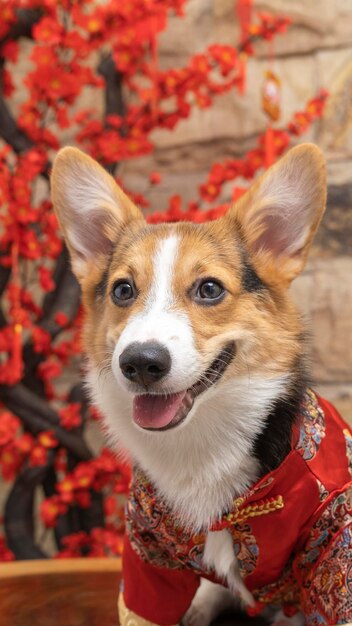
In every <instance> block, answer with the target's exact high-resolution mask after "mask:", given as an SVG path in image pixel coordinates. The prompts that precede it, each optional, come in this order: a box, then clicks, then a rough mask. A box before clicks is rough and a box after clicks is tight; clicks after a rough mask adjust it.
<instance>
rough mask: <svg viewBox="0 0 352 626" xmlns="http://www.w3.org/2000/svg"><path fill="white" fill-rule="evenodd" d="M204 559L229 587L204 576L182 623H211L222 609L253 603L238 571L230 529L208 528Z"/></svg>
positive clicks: (191, 625) (196, 625) (199, 625)
mask: <svg viewBox="0 0 352 626" xmlns="http://www.w3.org/2000/svg"><path fill="white" fill-rule="evenodd" d="M203 561H204V563H205V565H206V566H207V568H210V569H212V570H214V571H215V573H216V575H217V577H218V578H220V579H223V580H224V582H225V583H227V586H228V589H227V588H226V587H223V586H222V585H216V584H214V583H211V582H209V581H208V580H205V579H202V582H201V585H200V587H199V589H198V590H197V593H196V595H195V597H194V598H193V601H192V604H191V606H190V608H189V609H188V611H187V613H186V615H185V617H184V618H183V623H184V624H185V626H208V625H209V624H210V623H211V621H212V620H213V619H214V618H215V617H216V616H217V615H218V614H219V613H221V612H222V611H223V610H225V609H228V608H232V607H233V608H235V607H236V606H237V608H239V607H240V606H241V605H242V606H243V605H245V606H252V605H253V604H254V600H253V597H252V595H251V593H250V592H249V591H248V589H247V588H246V586H245V584H244V582H243V580H242V578H241V574H240V571H239V567H238V562H237V559H236V556H235V553H234V548H233V540H232V537H231V535H230V534H229V533H228V531H227V530H221V531H217V532H209V533H208V536H207V539H206V543H205V549H204V556H203Z"/></svg>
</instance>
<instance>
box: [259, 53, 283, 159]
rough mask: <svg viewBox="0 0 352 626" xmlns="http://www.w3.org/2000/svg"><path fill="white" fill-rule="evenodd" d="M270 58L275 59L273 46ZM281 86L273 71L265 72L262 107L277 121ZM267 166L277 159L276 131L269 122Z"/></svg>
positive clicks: (266, 145)
mask: <svg viewBox="0 0 352 626" xmlns="http://www.w3.org/2000/svg"><path fill="white" fill-rule="evenodd" d="M270 60H271V61H272V60H273V49H272V48H271V53H270ZM280 87H281V81H280V79H279V78H278V76H277V75H276V74H275V73H274V72H273V71H272V70H267V71H266V72H265V79H264V83H263V87H262V109H263V111H264V113H265V114H266V115H267V116H268V118H269V120H270V121H273V122H276V121H277V120H278V119H279V117H280V114H281V108H280ZM264 149H265V167H270V165H272V164H273V163H274V161H275V157H276V154H275V139H274V132H273V129H272V127H271V124H270V122H269V126H268V128H267V130H266V132H265V137H264Z"/></svg>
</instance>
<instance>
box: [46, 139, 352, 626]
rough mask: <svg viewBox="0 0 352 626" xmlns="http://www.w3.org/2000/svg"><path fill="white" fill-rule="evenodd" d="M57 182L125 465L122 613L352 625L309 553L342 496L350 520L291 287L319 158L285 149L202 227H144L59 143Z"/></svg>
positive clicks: (346, 466) (301, 257)
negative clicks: (128, 482) (243, 611)
mask: <svg viewBox="0 0 352 626" xmlns="http://www.w3.org/2000/svg"><path fill="white" fill-rule="evenodd" d="M51 184H52V198H53V203H54V207H55V210H56V213H57V216H58V220H59V223H60V225H61V228H62V232H63V234H64V237H65V240H66V243H67V247H68V249H69V252H70V257H71V262H72V269H73V272H74V273H75V275H76V276H77V278H78V280H79V282H80V284H81V289H82V299H83V305H84V309H85V325H84V331H83V338H84V345H85V351H86V354H87V357H88V365H87V370H88V371H87V380H88V385H89V389H90V392H91V395H92V398H93V399H94V401H95V402H96V403H97V405H98V406H99V407H100V409H101V411H102V413H103V416H104V420H105V426H106V429H107V432H108V434H109V437H110V441H111V443H112V445H113V446H114V447H115V449H116V450H118V451H122V452H126V451H127V453H128V455H129V458H130V459H131V460H132V462H133V464H134V466H135V471H134V479H133V482H132V491H131V493H132V495H131V496H130V498H129V503H128V506H127V520H126V526H127V536H126V544H125V556H124V574H123V576H124V589H123V592H122V593H121V596H120V623H121V624H122V625H125V626H127V625H128V624H132V623H133V624H138V625H141V626H142V625H144V626H146V625H154V626H155V625H162V626H171V625H174V624H176V623H179V622H180V620H181V619H183V622H182V623H184V624H186V625H187V626H207V625H208V624H210V622H211V621H212V619H213V618H214V617H215V616H216V614H217V613H218V611H219V610H222V609H223V608H224V607H226V606H228V605H230V604H231V603H233V602H240V604H241V605H242V606H243V605H244V606H246V607H248V608H249V609H250V610H251V611H252V613H253V614H254V613H255V612H257V613H260V612H262V611H264V613H265V612H266V614H267V615H269V613H270V611H271V608H268V607H272V606H274V607H275V608H274V609H273V613H272V615H273V617H272V618H271V619H272V621H273V622H274V623H276V624H282V623H284V622H285V620H286V621H288V623H293V624H297V625H298V624H304V623H307V624H315V623H317V624H318V623H319V624H324V623H331V624H333V623H335V622H336V623H337V622H338V623H346V622H347V621H352V600H351V595H350V597H349V598H347V601H346V602H347V603H346V602H345V600H346V598H345V596H344V597H343V598H341V597H340V596H338V597H337V596H336V597H335V595H334V594H335V593H336V594H338V593H339V592H338V591H336V590H335V587H334V585H333V582H331V585H330V587H329V591H326V590H324V593H325V596H326V597H325V596H324V594H323V593H321V590H320V587H319V585H320V584H321V583H320V582H319V581H320V580H321V579H322V578H321V579H320V578H319V576H322V574H321V572H320V569H319V568H321V567H322V563H323V562H325V561H324V558H325V556H326V558H327V556H328V555H329V558H330V557H331V558H332V556H331V555H332V554H336V549H335V552H333V551H332V552H331V554H330V552H328V551H329V549H330V547H329V546H330V544H329V545H325V544H324V542H323V540H322V545H323V544H324V545H323V547H324V552H321V553H320V552H319V554H318V555H317V556H316V559H315V561H314V558H315V557H314V558H313V556H314V555H313V556H312V555H311V552H310V550H311V549H313V548H311V547H310V546H311V545H313V543H312V542H313V538H312V537H313V535H314V533H315V535H314V537H315V538H316V537H317V533H318V530H317V529H316V525H318V526H319V521H320V519H321V516H322V515H328V513H327V511H328V512H331V511H332V508H333V504H334V503H335V505H336V502H335V500H334V498H335V497H336V494H337V493H339V497H340V498H341V497H342V496H341V494H343V497H344V498H345V500H344V506H345V509H344V511H345V514H342V513H341V515H340V517H338V520H339V524H340V525H339V528H341V529H343V531H344V532H345V528H346V526H348V528H349V525H348V524H347V521H348V520H350V519H351V518H352V512H351V500H352V497H351V496H352V494H351V491H350V480H351V473H350V471H351V457H352V452H351V450H352V448H351V446H350V447H348V446H349V442H350V440H351V435H350V433H349V430H348V427H347V426H346V424H344V423H343V422H342V420H341V418H340V417H339V416H338V415H337V413H336V411H335V410H334V409H333V407H331V405H329V404H328V403H327V402H326V401H324V400H322V399H319V398H318V397H317V396H316V395H315V394H314V392H313V391H311V390H310V389H309V388H307V374H306V363H305V361H306V358H305V349H306V348H305V330H304V327H303V325H302V321H301V318H300V316H299V314H298V312H297V310H296V307H295V306H294V304H293V302H292V300H291V298H290V295H289V293H288V288H289V286H290V284H291V282H292V280H293V279H294V278H296V276H297V275H298V274H299V273H300V272H301V271H302V269H303V268H304V265H305V263H306V259H307V255H308V250H309V247H310V245H311V243H312V240H313V237H314V234H315V232H316V230H317V228H318V225H319V222H320V220H321V217H322V214H323V212H324V207H325V201H326V180H325V162H324V158H323V155H322V153H321V151H320V150H319V149H318V148H317V147H316V146H314V145H311V144H306V145H301V146H298V147H296V148H293V149H292V150H290V151H289V152H288V153H287V155H286V156H284V157H283V158H282V159H281V160H279V161H278V162H277V163H276V164H275V165H274V166H272V167H271V168H270V169H269V170H268V171H267V172H265V173H264V174H263V175H262V176H261V177H260V178H259V179H258V180H257V181H256V182H255V183H254V184H253V186H252V187H251V188H250V190H249V191H248V192H247V193H246V194H245V195H244V196H242V197H241V198H240V200H239V201H238V202H237V203H236V204H235V205H234V206H232V207H231V208H230V209H229V210H228V212H227V213H226V215H225V216H224V217H222V218H221V219H218V220H215V221H213V222H209V223H203V224H193V223H187V222H181V223H173V224H169V223H165V224H159V225H153V226H151V225H148V224H147V223H146V221H145V219H144V217H143V215H142V213H141V212H140V210H139V209H138V208H137V207H136V206H135V205H134V204H133V203H132V202H131V200H130V199H129V198H128V197H127V196H126V194H125V193H124V192H123V191H122V190H121V189H120V188H119V187H118V186H117V184H116V183H115V181H114V180H113V178H112V177H111V176H110V175H109V174H107V173H106V171H105V170H104V169H103V168H102V167H101V166H100V165H98V163H96V162H95V161H94V160H93V159H91V158H90V157H89V156H87V155H85V154H84V153H82V152H81V151H80V150H78V149H76V148H72V147H67V148H64V149H63V150H61V151H60V153H59V154H58V156H57V157H56V160H55V163H54V166H53V171H52V177H51ZM332 435H334V436H332ZM329 455H330V456H329ZM326 474H328V475H326ZM346 494H347V495H346ZM347 496H349V499H348V497H347ZM339 502H340V501H339ZM336 506H337V505H336ZM336 506H335V509H334V510H336ZM341 506H342V505H341ZM350 513H351V517H348V515H349V514H350ZM331 515H332V519H333V520H335V521H334V522H331V525H332V526H334V524H335V526H336V523H337V522H336V519H337V517H336V515H335V514H334V515H335V517H334V515H333V514H332V513H331ZM329 519H330V518H329ZM346 520H347V521H346ZM335 526H334V528H335ZM335 530H336V528H335ZM313 531H314V532H313ZM312 533H313V534H312ZM336 533H337V530H336V532H335V534H334V533H331V542H333V541H334V540H335V535H336ZM346 537H347V535H346ZM346 541H347V547H346V548H345V552H344V551H343V550H342V556H341V559H339V562H338V563H337V565H336V568H337V569H336V571H335V578H336V576H340V578H339V580H340V581H343V580H344V578H343V576H344V575H345V574H344V573H345V570H346V568H345V569H344V565H343V563H344V562H345V560H346V559H345V558H344V557H345V556H346V554H347V552H348V550H349V552H348V553H349V554H351V542H349V539H348V538H347V539H346ZM310 542H311V543H310ZM322 550H323V548H322ZM331 550H332V548H331ZM306 554H308V555H309V558H308V557H307V558H306V556H305V555H306ZM312 554H313V553H312ZM318 557H319V558H318ZM331 558H330V562H331ZM319 559H320V560H319ZM306 561H309V562H310V564H311V565H309V567H308V565H307V562H306ZM340 561H341V562H340ZM334 567H335V566H334ZM330 569H331V568H330ZM313 570H314V572H313V574H312V571H313ZM298 573H299V575H298ZM326 576H327V578H329V572H328V573H327V574H326ZM346 577H347V574H346V576H345V578H346ZM346 580H347V578H346ZM200 582H201V584H200ZM341 584H342V582H341ZM328 586H329V585H328ZM347 587H348V585H347ZM351 593H352V592H350V594H351ZM323 596H324V597H323ZM322 597H323V599H322ZM336 598H337V599H336ZM270 614H271V613H270ZM319 619H320V620H321V621H319ZM324 620H325V621H324ZM341 620H342V621H341ZM343 620H345V621H343Z"/></svg>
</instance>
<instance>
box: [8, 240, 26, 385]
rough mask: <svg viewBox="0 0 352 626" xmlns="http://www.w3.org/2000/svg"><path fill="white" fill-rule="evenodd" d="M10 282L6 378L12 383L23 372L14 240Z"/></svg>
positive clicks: (15, 244) (17, 270)
mask: <svg viewBox="0 0 352 626" xmlns="http://www.w3.org/2000/svg"><path fill="white" fill-rule="evenodd" d="M11 256H12V259H11V261H12V283H13V287H14V296H13V306H12V320H13V323H12V330H13V342H12V355H11V359H10V360H9V363H8V365H9V368H10V370H9V372H8V378H9V380H11V382H12V384H15V383H17V382H19V381H20V380H21V378H22V374H23V355H22V334H23V326H22V323H21V322H22V313H21V301H20V289H21V287H20V279H19V265H18V242H17V241H15V242H14V243H13V245H12V251H11Z"/></svg>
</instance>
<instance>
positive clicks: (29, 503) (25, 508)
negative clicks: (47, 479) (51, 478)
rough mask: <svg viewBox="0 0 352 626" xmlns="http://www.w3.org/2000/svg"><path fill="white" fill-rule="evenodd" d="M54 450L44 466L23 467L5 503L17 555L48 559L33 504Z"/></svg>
mask: <svg viewBox="0 0 352 626" xmlns="http://www.w3.org/2000/svg"><path fill="white" fill-rule="evenodd" d="M53 459H54V453H53V452H52V451H50V452H49V458H48V463H47V465H45V466H42V467H30V468H28V467H27V468H25V469H23V470H22V471H21V472H20V474H19V475H18V476H17V478H16V480H15V482H14V484H13V486H12V489H11V492H10V495H9V497H8V499H7V502H6V505H5V515H4V528H5V532H6V541H7V544H8V546H9V548H10V550H12V552H13V553H14V555H15V557H16V559H21V560H28V559H46V558H47V555H46V554H45V553H44V552H43V551H42V550H41V549H40V548H39V547H38V546H37V544H36V543H35V539H34V520H33V505H34V494H35V490H36V488H37V487H38V486H39V485H40V484H41V483H42V481H43V478H44V476H45V474H46V473H47V471H48V467H49V466H51V464H52V462H53Z"/></svg>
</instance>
